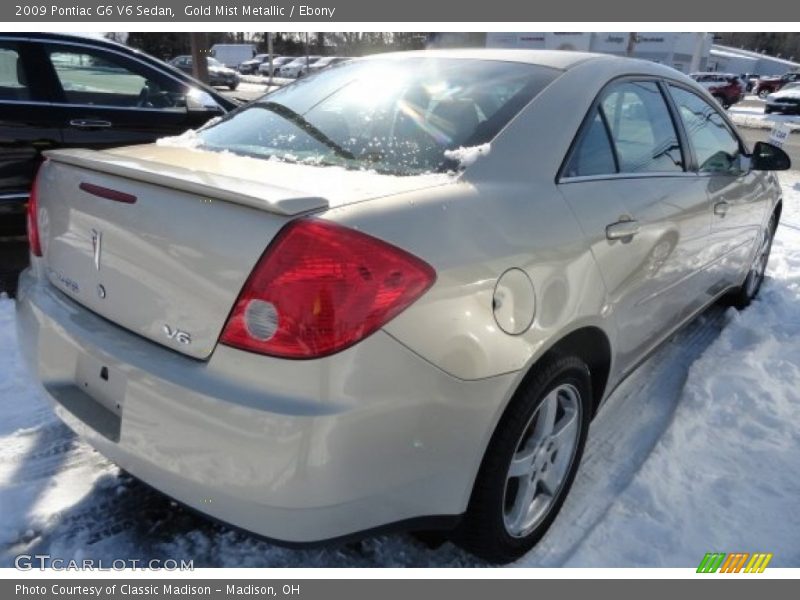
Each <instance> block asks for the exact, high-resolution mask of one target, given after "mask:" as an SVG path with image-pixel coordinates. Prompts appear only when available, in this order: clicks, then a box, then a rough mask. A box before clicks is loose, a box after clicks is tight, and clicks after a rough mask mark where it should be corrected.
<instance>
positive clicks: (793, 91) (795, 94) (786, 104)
mask: <svg viewBox="0 0 800 600" xmlns="http://www.w3.org/2000/svg"><path fill="white" fill-rule="evenodd" d="M766 100H767V104H766V106H764V112H765V113H766V114H770V113H774V112H776V113H787V114H788V113H800V82H797V83H787V84H786V85H785V86H783V87H782V88H781V89H780V90H779V91H777V92H775V93H773V94H769V95H768V96H767V98H766Z"/></svg>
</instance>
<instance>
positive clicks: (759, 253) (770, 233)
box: [731, 215, 778, 310]
mask: <svg viewBox="0 0 800 600" xmlns="http://www.w3.org/2000/svg"><path fill="white" fill-rule="evenodd" d="M777 226H778V223H777V220H776V219H775V215H773V216H772V217H771V218H770V220H769V223H768V224H767V227H766V228H765V229H764V231H762V232H761V238H760V240H759V242H758V249H757V250H756V253H755V256H754V257H753V261H752V263H751V264H750V270H749V271H748V272H747V277H746V278H745V280H744V283H743V284H742V285H741V287H740V288H739V289H737V290H736V291H735V292H734V293H733V294H732V296H731V304H733V306H735V307H736V308H738V309H739V310H741V309H743V308H747V307H748V306H750V303H751V302H752V301H753V299H755V297H756V296H757V295H758V291H759V290H760V289H761V284H762V283H764V275H765V273H766V271H767V263H768V262H769V255H770V252H771V250H772V240H773V238H774V237H775V229H776V227H777Z"/></svg>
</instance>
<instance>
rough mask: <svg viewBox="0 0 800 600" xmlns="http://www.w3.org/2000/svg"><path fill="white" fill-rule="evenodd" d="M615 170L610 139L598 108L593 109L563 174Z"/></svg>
mask: <svg viewBox="0 0 800 600" xmlns="http://www.w3.org/2000/svg"><path fill="white" fill-rule="evenodd" d="M616 172H617V166H616V162H615V160H614V150H613V149H612V148H611V140H609V138H608V132H607V130H606V126H605V124H604V123H603V118H602V117H601V116H600V109H595V111H594V116H593V117H592V118H591V121H590V122H589V126H588V127H587V128H586V129H585V131H584V134H583V137H582V138H581V140H580V141H579V142H578V144H577V146H576V147H575V150H574V152H573V153H572V157H571V158H570V161H569V163H568V164H567V169H566V171H565V172H564V176H565V177H589V176H592V175H609V174H611V173H616Z"/></svg>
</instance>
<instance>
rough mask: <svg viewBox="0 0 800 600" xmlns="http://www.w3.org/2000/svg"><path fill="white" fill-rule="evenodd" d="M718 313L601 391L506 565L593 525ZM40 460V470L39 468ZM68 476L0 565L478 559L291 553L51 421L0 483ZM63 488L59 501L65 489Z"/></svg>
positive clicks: (650, 444)
mask: <svg viewBox="0 0 800 600" xmlns="http://www.w3.org/2000/svg"><path fill="white" fill-rule="evenodd" d="M770 284H771V285H775V284H776V283H775V282H770ZM724 313H725V308H724V307H721V306H718V305H715V306H712V307H710V308H709V309H708V310H707V311H706V312H704V313H703V314H702V315H700V316H699V317H698V318H697V319H695V321H693V322H692V323H691V324H689V325H688V326H687V327H686V328H685V329H684V330H683V331H681V332H680V333H678V334H677V335H676V336H675V337H674V338H673V339H672V340H671V341H669V342H668V343H666V344H665V345H664V346H663V347H662V348H661V349H660V350H658V351H657V352H656V353H655V354H654V355H653V356H652V357H651V358H650V359H649V360H648V361H647V362H645V363H644V364H643V365H642V366H641V367H640V368H639V369H638V370H637V371H636V372H635V373H634V374H633V375H632V376H631V377H629V378H628V379H627V380H626V381H625V382H624V383H623V384H622V385H621V386H620V387H619V388H618V389H617V390H616V391H615V392H614V393H613V394H612V396H611V397H610V398H609V400H608V401H607V403H606V405H605V406H604V408H603V410H602V411H601V412H600V414H599V415H598V417H597V418H596V419H595V421H594V423H593V424H592V428H591V430H590V433H589V441H588V444H587V448H586V451H585V454H584V458H583V461H582V464H581V467H580V470H579V472H578V475H577V478H576V481H575V484H574V486H573V489H572V492H571V493H570V496H569V497H568V499H567V501H566V503H565V504H564V507H563V509H562V511H561V514H560V515H559V516H558V518H557V519H556V521H555V523H554V525H553V527H552V528H551V530H550V531H549V532H548V534H547V535H546V536H545V537H544V538H543V539H542V540H541V542H540V543H539V544H538V545H537V547H536V548H535V549H534V550H533V551H531V552H530V553H529V554H528V555H526V556H525V557H524V558H523V559H522V560H521V561H519V562H518V563H517V564H518V565H523V566H548V567H549V566H559V565H562V564H564V562H565V561H567V560H568V559H569V557H570V556H571V555H572V553H573V551H574V550H575V548H576V547H577V546H578V545H579V544H580V543H581V541H582V540H583V539H584V538H585V537H586V536H587V534H588V533H589V532H591V530H592V529H593V528H594V527H595V526H596V525H597V524H598V523H599V522H601V521H602V519H603V517H604V515H605V513H606V512H607V511H608V510H609V508H610V507H611V506H612V504H613V502H614V500H615V498H617V497H618V495H619V494H620V493H621V492H622V491H623V490H624V489H625V488H626V487H627V486H628V484H629V483H630V482H631V481H632V479H633V478H634V477H635V475H636V473H637V472H638V471H639V469H640V468H641V466H642V465H643V464H644V462H645V461H646V460H647V457H648V455H649V454H650V452H651V451H652V449H653V448H654V446H655V445H656V444H657V443H658V440H659V439H660V438H661V436H662V435H663V433H664V432H665V430H666V429H667V428H668V426H669V423H670V421H671V419H672V415H673V414H674V411H675V409H676V407H677V405H678V403H679V401H680V398H681V395H682V389H683V385H684V382H685V380H686V376H687V373H688V370H689V367H690V366H691V364H692V363H693V362H694V361H695V360H696V359H697V358H698V357H699V356H700V355H701V354H702V353H703V352H704V351H705V349H706V348H708V346H709V345H710V344H711V343H712V342H713V341H714V340H715V339H716V337H717V336H718V335H719V333H720V331H721V330H722V328H723V327H724V324H725V316H724ZM49 454H52V455H53V456H54V457H56V458H53V459H52V460H50V462H48V461H47V460H45V457H47V456H48V455H49ZM43 461H44V463H46V464H47V468H43V467H42V464H43ZM81 469H82V470H83V471H80V470H81ZM70 471H76V472H77V475H78V476H80V473H81V472H85V473H86V475H85V477H88V478H90V484H89V486H88V489H87V490H86V492H85V493H84V494H83V495H82V496H77V497H78V498H79V499H77V501H74V502H73V501H72V500H71V499H65V498H64V497H61V496H59V495H56V500H57V502H56V504H59V503H60V504H62V505H63V507H62V508H60V509H57V510H53V511H52V514H49V515H46V516H45V517H42V516H41V515H32V514H28V515H27V516H26V517H25V519H28V521H29V522H28V523H25V522H23V523H20V526H19V529H21V530H26V532H25V533H24V534H23V535H21V536H20V537H19V538H18V539H16V540H14V541H13V542H12V543H10V544H8V545H7V546H6V547H5V548H2V549H1V550H0V565H2V564H6V565H11V564H13V556H15V555H16V554H19V553H23V552H24V553H27V554H34V553H49V554H51V555H53V556H58V557H59V558H63V559H67V560H69V559H73V558H74V559H83V558H92V559H95V560H98V559H102V560H103V561H105V562H110V561H113V560H115V559H137V560H139V561H142V562H145V561H148V560H150V559H153V558H156V559H162V560H164V559H174V560H178V561H181V560H184V561H189V560H191V561H193V564H194V567H195V568H199V567H296V566H313V567H338V566H342V567H344V566H346V567H379V566H380V567H386V566H398V567H403V566H405V567H426V566H430V567H458V566H482V565H484V564H485V563H482V562H481V561H479V560H477V559H476V558H474V557H472V556H471V555H469V554H467V553H465V552H464V551H462V550H461V549H459V548H458V547H457V546H455V545H453V544H452V543H449V542H446V543H444V544H443V545H441V546H439V547H430V545H429V544H426V543H424V542H423V541H420V540H419V539H418V538H416V537H414V536H411V535H399V534H398V535H383V536H375V537H370V538H367V539H365V540H363V541H360V542H354V543H348V544H344V545H338V546H324V547H319V548H310V549H299V550H298V549H287V548H284V547H281V546H277V545H275V544H273V543H270V542H267V541H264V540H263V539H261V538H259V537H257V536H254V535H251V534H248V533H245V532H242V531H240V530H237V529H233V528H231V527H228V526H225V525H223V524H220V523H218V522H215V521H212V520H210V519H207V518H205V517H203V516H202V515H198V514H196V513H194V512H192V511H190V510H188V509H185V508H184V507H182V506H180V505H178V504H177V503H175V502H173V501H172V500H170V499H169V498H167V497H166V496H164V495H163V494H161V493H159V492H158V491H156V490H154V489H152V488H150V487H149V486H148V485H146V484H144V483H142V482H140V481H138V480H137V479H135V478H133V477H131V476H130V475H128V474H126V473H124V472H121V471H120V470H119V469H118V468H116V467H114V466H113V465H111V463H109V462H108V461H106V459H104V458H102V457H101V456H100V455H99V454H98V453H96V452H95V451H93V450H92V449H91V448H90V447H89V446H88V445H87V444H86V443H85V442H83V441H81V440H78V439H76V438H75V437H74V436H73V435H72V434H71V432H69V430H68V429H67V428H66V427H65V426H63V425H61V424H60V423H56V422H54V423H52V424H50V425H47V426H46V427H44V428H43V430H42V431H41V432H37V433H36V435H35V436H34V438H33V439H32V440H31V441H30V443H29V444H28V445H27V446H26V448H25V450H24V453H23V455H22V456H21V457H20V458H19V464H18V467H17V468H16V470H15V472H14V473H13V474H12V477H11V478H9V479H8V481H9V482H10V485H11V486H16V485H18V484H19V481H18V480H21V479H25V477H27V479H28V480H30V479H31V474H34V475H35V477H33V482H32V484H31V488H30V494H29V495H28V496H27V497H26V498H27V499H28V500H29V501H30V504H29V506H34V505H36V504H39V505H41V503H42V499H43V498H44V497H45V494H47V493H48V490H49V488H50V487H52V486H54V485H55V487H56V488H58V487H59V486H61V485H64V484H63V482H62V481H61V480H63V479H67V480H69V478H70V477H71V475H70ZM28 483H31V482H30V481H29V482H28ZM66 487H67V491H66V492H65V494H66V495H67V496H68V495H69V486H66ZM0 493H5V492H3V491H0ZM0 497H2V496H0ZM23 500H24V499H23ZM68 500H69V501H68ZM44 509H46V507H44ZM44 509H43V510H44ZM32 523H33V524H32Z"/></svg>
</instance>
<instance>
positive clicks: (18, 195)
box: [0, 192, 29, 202]
mask: <svg viewBox="0 0 800 600" xmlns="http://www.w3.org/2000/svg"><path fill="white" fill-rule="evenodd" d="M28 196H29V194H28V192H13V193H11V194H0V202H2V201H3V200H27V199H28Z"/></svg>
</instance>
